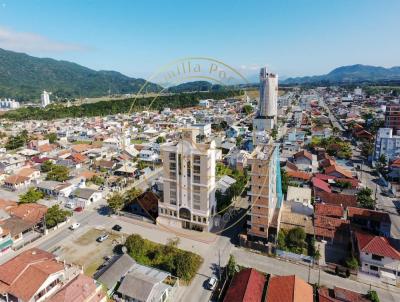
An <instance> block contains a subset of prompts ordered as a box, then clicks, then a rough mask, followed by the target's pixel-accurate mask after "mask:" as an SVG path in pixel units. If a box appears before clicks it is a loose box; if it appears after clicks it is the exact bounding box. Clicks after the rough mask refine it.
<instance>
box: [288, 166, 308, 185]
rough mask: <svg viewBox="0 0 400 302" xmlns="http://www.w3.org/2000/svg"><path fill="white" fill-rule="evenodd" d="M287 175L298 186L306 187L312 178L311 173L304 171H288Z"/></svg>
mask: <svg viewBox="0 0 400 302" xmlns="http://www.w3.org/2000/svg"><path fill="white" fill-rule="evenodd" d="M286 174H287V176H288V177H289V178H290V180H291V181H292V182H293V183H295V184H298V185H304V184H306V183H308V182H309V181H310V179H311V177H312V175H311V174H310V173H307V172H304V171H293V170H287V172H286Z"/></svg>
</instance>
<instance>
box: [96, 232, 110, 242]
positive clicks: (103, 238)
mask: <svg viewBox="0 0 400 302" xmlns="http://www.w3.org/2000/svg"><path fill="white" fill-rule="evenodd" d="M107 238H108V234H102V235H101V236H100V237H97V239H96V241H97V242H103V241H104V240H106V239H107Z"/></svg>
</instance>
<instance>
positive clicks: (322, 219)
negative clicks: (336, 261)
mask: <svg viewBox="0 0 400 302" xmlns="http://www.w3.org/2000/svg"><path fill="white" fill-rule="evenodd" d="M348 226H349V222H348V221H347V220H343V219H339V218H333V217H327V216H318V215H316V216H315V218H314V229H315V235H317V236H322V237H329V238H334V237H335V234H336V232H337V231H339V230H342V231H347V230H348Z"/></svg>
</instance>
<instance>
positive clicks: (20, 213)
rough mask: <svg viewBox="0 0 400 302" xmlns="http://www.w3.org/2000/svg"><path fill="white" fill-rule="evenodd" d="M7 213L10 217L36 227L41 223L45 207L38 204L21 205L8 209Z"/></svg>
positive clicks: (45, 211) (45, 210)
mask: <svg viewBox="0 0 400 302" xmlns="http://www.w3.org/2000/svg"><path fill="white" fill-rule="evenodd" d="M8 213H9V214H10V215H11V216H14V217H18V218H20V219H22V220H24V221H26V222H28V223H32V224H34V225H37V224H39V223H42V221H43V217H44V215H45V214H46V213H47V207H46V206H44V205H41V204H38V203H23V204H18V205H17V206H15V207H12V208H10V209H9V210H8Z"/></svg>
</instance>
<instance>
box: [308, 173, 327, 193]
mask: <svg viewBox="0 0 400 302" xmlns="http://www.w3.org/2000/svg"><path fill="white" fill-rule="evenodd" d="M311 182H312V185H313V189H314V195H316V194H317V192H327V193H331V192H332V190H331V187H330V185H329V184H328V183H326V182H325V181H323V180H322V179H320V178H318V177H313V178H312V180H311Z"/></svg>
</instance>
